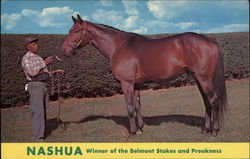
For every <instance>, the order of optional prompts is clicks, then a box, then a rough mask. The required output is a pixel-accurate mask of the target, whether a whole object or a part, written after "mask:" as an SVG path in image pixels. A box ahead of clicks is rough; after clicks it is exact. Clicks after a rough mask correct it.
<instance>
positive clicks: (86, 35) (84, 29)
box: [77, 22, 92, 47]
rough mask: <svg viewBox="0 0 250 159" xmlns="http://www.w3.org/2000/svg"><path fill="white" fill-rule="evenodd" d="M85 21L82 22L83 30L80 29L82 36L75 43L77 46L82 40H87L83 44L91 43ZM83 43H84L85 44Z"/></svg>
mask: <svg viewBox="0 0 250 159" xmlns="http://www.w3.org/2000/svg"><path fill="white" fill-rule="evenodd" d="M86 26H87V24H86V22H83V30H82V38H81V40H80V41H79V42H78V43H77V47H79V46H81V44H82V43H83V42H84V41H87V42H86V43H85V44H87V43H89V44H91V43H92V42H91V40H90V37H89V34H88V32H87V29H86ZM84 33H85V36H84ZM85 44H84V45H85Z"/></svg>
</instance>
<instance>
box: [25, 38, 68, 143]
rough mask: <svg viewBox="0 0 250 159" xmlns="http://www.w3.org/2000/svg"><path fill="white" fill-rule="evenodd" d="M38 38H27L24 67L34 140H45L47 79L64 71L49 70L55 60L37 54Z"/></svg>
mask: <svg viewBox="0 0 250 159" xmlns="http://www.w3.org/2000/svg"><path fill="white" fill-rule="evenodd" d="M38 40H39V39H38V38H35V37H28V38H26V39H25V46H26V48H27V53H26V54H25V55H24V56H23V59H22V67H23V70H24V73H25V75H26V79H27V81H28V92H29V94H30V105H31V110H32V138H31V140H32V141H34V142H40V141H43V140H44V132H45V122H46V107H47V105H48V100H49V96H48V91H47V88H46V86H47V83H46V82H47V81H48V80H49V79H50V77H51V75H52V74H54V73H64V70H61V69H58V70H56V71H52V72H49V71H48V69H47V65H48V64H50V63H52V62H53V56H50V57H48V58H46V59H45V60H43V58H42V57H40V56H38V55H37V51H38V43H37V41H38Z"/></svg>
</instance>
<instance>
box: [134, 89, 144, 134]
mask: <svg viewBox="0 0 250 159" xmlns="http://www.w3.org/2000/svg"><path fill="white" fill-rule="evenodd" d="M134 100H135V102H134V103H135V112H136V119H137V127H138V131H137V133H141V130H142V128H143V126H144V122H143V118H142V115H141V99H140V91H139V90H136V91H135V99H134Z"/></svg>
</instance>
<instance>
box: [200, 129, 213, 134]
mask: <svg viewBox="0 0 250 159" xmlns="http://www.w3.org/2000/svg"><path fill="white" fill-rule="evenodd" d="M211 132H212V131H211V130H210V129H202V131H201V134H207V133H211Z"/></svg>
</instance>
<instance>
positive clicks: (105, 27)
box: [88, 22, 145, 37]
mask: <svg viewBox="0 0 250 159" xmlns="http://www.w3.org/2000/svg"><path fill="white" fill-rule="evenodd" d="M88 23H90V24H92V25H94V26H96V27H98V28H100V29H103V30H106V31H110V32H120V33H125V34H128V35H132V36H140V37H145V36H144V35H140V34H137V33H132V32H126V31H123V30H120V29H117V28H115V27H112V26H109V25H106V24H98V23H92V22H88Z"/></svg>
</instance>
